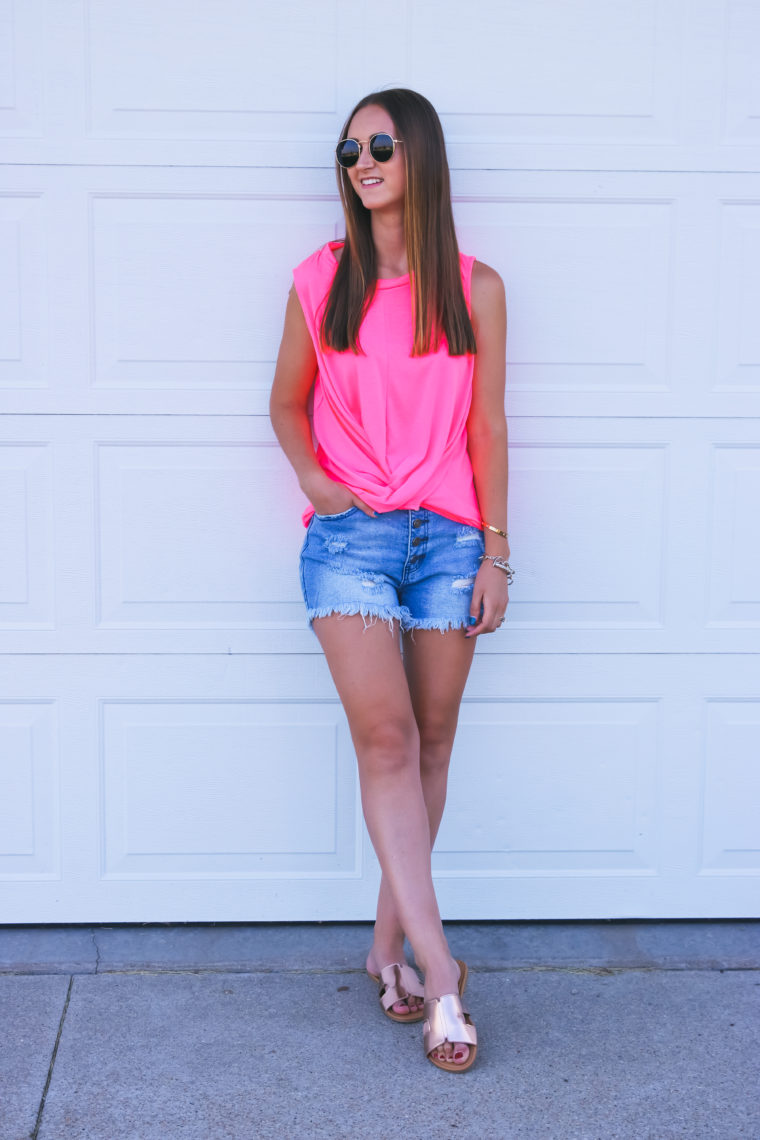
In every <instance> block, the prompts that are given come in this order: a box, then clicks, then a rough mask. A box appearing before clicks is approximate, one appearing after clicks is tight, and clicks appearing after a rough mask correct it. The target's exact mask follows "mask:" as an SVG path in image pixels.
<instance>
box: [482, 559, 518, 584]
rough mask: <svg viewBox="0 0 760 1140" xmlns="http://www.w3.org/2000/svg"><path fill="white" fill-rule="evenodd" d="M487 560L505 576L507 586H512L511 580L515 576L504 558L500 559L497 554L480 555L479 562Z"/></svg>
mask: <svg viewBox="0 0 760 1140" xmlns="http://www.w3.org/2000/svg"><path fill="white" fill-rule="evenodd" d="M484 558H487V559H488V560H489V562H493V564H494V566H498V568H499V570H503V571H504V573H505V574H506V575H507V584H508V585H510V586H511V585H512V579H513V578H514V576H515V571H514V570H513V569H512V567H511V566H510V565H509V563H508V562H507V560H506V558H501V557H500V556H499V555H498V554H481V556H480V561H481V562H482V561H483V559H484Z"/></svg>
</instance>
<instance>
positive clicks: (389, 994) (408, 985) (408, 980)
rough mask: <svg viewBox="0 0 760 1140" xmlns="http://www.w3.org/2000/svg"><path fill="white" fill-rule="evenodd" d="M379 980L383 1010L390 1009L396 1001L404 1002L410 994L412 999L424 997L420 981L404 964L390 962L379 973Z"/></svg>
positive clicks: (409, 967) (410, 968)
mask: <svg viewBox="0 0 760 1140" xmlns="http://www.w3.org/2000/svg"><path fill="white" fill-rule="evenodd" d="M380 979H381V982H382V985H381V987H380V1004H381V1005H382V1007H383V1009H386V1010H387V1009H390V1008H391V1006H393V1005H395V1004H396V1002H398V1001H406V999H407V997H408V996H409V995H410V994H411V995H412V996H413V997H424V996H425V990H424V988H423V986H422V985H421V983H420V979H419V978H418V977H417V975H416V974H415V972H414V970H413V969H412V967H411V966H408V965H407V964H406V962H392V963H391V965H390V966H384V967H383V969H382V970H381V971H380ZM402 989H403V991H404V992H403V993H402V992H401V990H402Z"/></svg>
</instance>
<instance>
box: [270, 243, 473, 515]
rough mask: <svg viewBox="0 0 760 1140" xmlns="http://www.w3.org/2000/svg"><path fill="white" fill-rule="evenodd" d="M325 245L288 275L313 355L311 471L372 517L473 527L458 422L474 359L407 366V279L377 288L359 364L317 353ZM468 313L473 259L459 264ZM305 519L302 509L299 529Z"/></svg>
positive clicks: (326, 281) (344, 355)
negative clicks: (399, 515) (402, 516)
mask: <svg viewBox="0 0 760 1140" xmlns="http://www.w3.org/2000/svg"><path fill="white" fill-rule="evenodd" d="M343 244H344V243H343V242H342V241H329V242H327V243H326V244H325V245H323V246H322V247H321V248H320V249H318V250H316V252H315V253H313V254H311V255H310V256H309V257H307V258H306V259H305V260H304V261H302V262H301V263H300V264H299V265H297V266H296V268H295V269H294V270H293V282H294V286H295V290H296V293H297V295H298V299H299V301H300V302H301V307H302V309H303V313H304V317H305V318H306V324H307V327H308V329H309V334H310V336H311V339H312V342H313V344H314V349H315V352H316V355H317V368H318V370H317V375H316V377H315V381H314V409H313V422H312V431H313V436H314V442H315V453H316V457H317V461H318V462H319V464H320V465H321V466H322V467H323V468H324V470H325V471H326V472H327V474H328V475H329V476H330V477H331V478H332V479H335V480H336V481H337V482H339V483H343V484H345V486H347V487H348V488H349V489H350V490H351V491H353V492H354V494H356V495H358V496H359V498H361V499H363V500H364V502H366V503H367V504H368V505H369V506H370V507H372V508H373V509H374V510H376V511H378V512H382V511H393V510H419V509H421V508H426V509H428V510H431V511H435V512H437V513H438V514H441V515H445V516H446V518H450V519H453V520H454V521H455V522H461V523H465V524H467V525H469V526H476V527H478V528H481V527H482V525H483V524H482V519H481V516H480V509H479V507H478V500H477V495H476V493H475V484H474V480H473V473H472V464H471V462H470V457H469V454H468V451H467V430H466V429H467V417H468V415H469V411H470V404H471V402H472V378H473V372H474V365H475V357H474V355H473V354H472V353H467V354H465V355H463V356H449V354H448V343H447V341H446V337H445V335H442V337H441V344H440V346H439V348H438V350H437V351H434V352H430V353H428V354H427V355H425V356H412V355H411V352H412V346H413V343H414V325H413V320H412V295H411V287H410V280H409V274H408V273H405V274H404V275H403V276H401V277H386V278H381V279H378V282H377V290H376V292H375V296H374V297H373V299H372V303H371V305H370V306H369V308H368V310H367V312H366V314H365V316H364V320H363V321H362V325H361V329H360V331H359V344H360V347H361V349H362V350H363V354H359V355H357V354H355V353H353V352H352V351H351V350H350V349H348V350H347V351H345V352H336V351H335V350H333V349H323V348H322V345H321V344H320V337H319V326H320V322H321V319H322V314H323V312H324V309H325V305H326V303H327V295H328V293H329V291H330V286H331V284H332V281H333V278H334V276H335V272H336V270H337V267H338V263H337V261H336V259H335V255H334V253H333V250H336V249H338V248H340V246H342V245H343ZM459 260H460V266H461V271H462V286H463V289H464V296H465V301H466V303H467V309H468V312H471V283H472V267H473V264H474V262H475V258H474V257H471V256H468V255H466V254H463V253H460V255H459ZM313 514H314V507H313V506H312V505H311V504H309V506H308V507H307V508H306V510H305V511H304V512H303V515H302V520H303V524H304V526H307V525H308V523H309V520H310V519H311V517H312V515H313Z"/></svg>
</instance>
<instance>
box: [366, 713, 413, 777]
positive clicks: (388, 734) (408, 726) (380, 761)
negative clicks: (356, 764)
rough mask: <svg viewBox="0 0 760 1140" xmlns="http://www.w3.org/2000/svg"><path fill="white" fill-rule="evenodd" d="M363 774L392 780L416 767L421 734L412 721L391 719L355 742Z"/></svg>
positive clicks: (372, 727)
mask: <svg viewBox="0 0 760 1140" xmlns="http://www.w3.org/2000/svg"><path fill="white" fill-rule="evenodd" d="M355 745H356V753H357V756H358V757H359V760H360V763H361V765H362V767H363V768H364V770H365V771H366V772H367V773H368V774H371V775H375V776H384V775H388V776H394V775H398V774H399V772H401V771H404V770H406V769H408V768H417V767H418V766H419V756H420V734H419V730H418V728H417V725H416V723H415V722H414V721H411V722H410V721H406V720H397V721H394V720H392V719H389V720H385V721H383V722H382V723H378V724H375V725H373V726H371V727H369V728H367V729H366V730H365V732H364V733H363V734H362V736H361V738H360V739H358V740H356V741H355Z"/></svg>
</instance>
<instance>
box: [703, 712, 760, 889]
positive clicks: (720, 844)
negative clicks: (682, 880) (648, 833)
mask: <svg viewBox="0 0 760 1140" xmlns="http://www.w3.org/2000/svg"><path fill="white" fill-rule="evenodd" d="M704 711H705V714H706V715H705V721H706V724H705V737H704V785H703V795H704V800H703V814H702V821H701V822H702V828H701V866H700V874H723V875H732V874H742V873H745V874H753V875H760V812H758V804H760V700H742V701H726V700H716V699H712V700H708V701H707V702H706V703H705V710H704Z"/></svg>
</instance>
